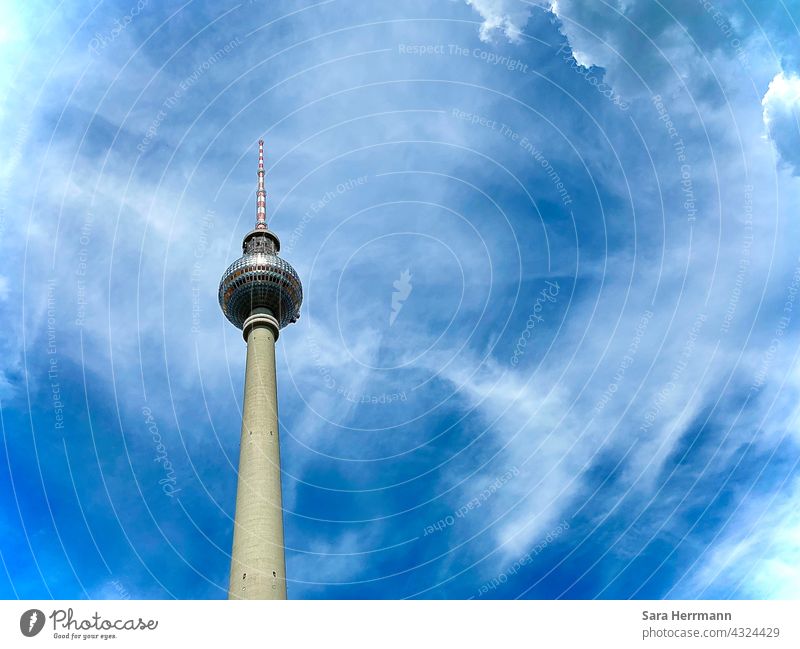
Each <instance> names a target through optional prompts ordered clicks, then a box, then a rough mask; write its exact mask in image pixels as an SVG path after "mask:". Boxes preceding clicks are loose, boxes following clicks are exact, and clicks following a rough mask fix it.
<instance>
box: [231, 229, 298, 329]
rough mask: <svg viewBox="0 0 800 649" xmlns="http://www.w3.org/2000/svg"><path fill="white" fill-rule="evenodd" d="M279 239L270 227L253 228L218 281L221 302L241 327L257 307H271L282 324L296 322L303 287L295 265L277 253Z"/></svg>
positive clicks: (233, 320) (236, 324) (281, 325)
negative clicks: (266, 228) (236, 257)
mask: <svg viewBox="0 0 800 649" xmlns="http://www.w3.org/2000/svg"><path fill="white" fill-rule="evenodd" d="M279 250H280V241H279V240H278V237H277V236H276V235H275V234H274V233H273V232H270V231H269V230H260V229H256V230H252V231H251V232H249V233H248V234H247V235H246V236H245V238H244V241H243V242H242V251H243V252H244V254H243V255H242V256H241V257H240V258H239V259H237V260H236V261H235V262H233V263H232V264H231V265H230V266H228V269H227V270H226V271H225V273H224V274H223V275H222V280H221V281H220V283H219V305H220V307H221V308H222V312H223V313H224V314H225V317H226V318H228V320H230V321H231V322H232V323H233V324H234V325H235V326H236V327H238V328H239V329H241V328H242V326H243V325H244V321H245V320H247V318H248V316H250V315H251V314H252V313H254V312H255V310H256V309H268V310H269V311H270V313H272V315H273V316H275V318H276V320H277V321H278V324H279V325H280V327H281V328H283V327H285V326H286V325H287V324H290V323H292V322H296V321H297V319H298V318H299V317H300V305H301V303H302V302H303V287H302V285H301V284H300V278H299V277H298V276H297V273H296V272H295V270H294V268H292V266H291V264H289V263H288V262H287V261H285V260H284V259H281V258H280V257H279V256H278V251H279Z"/></svg>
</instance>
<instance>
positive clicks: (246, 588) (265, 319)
mask: <svg viewBox="0 0 800 649" xmlns="http://www.w3.org/2000/svg"><path fill="white" fill-rule="evenodd" d="M278 331H279V326H278V321H277V320H276V319H275V317H274V316H272V315H271V314H270V312H269V311H268V310H267V309H255V310H254V313H253V314H252V315H251V316H250V317H248V318H247V320H245V322H244V326H243V331H242V333H243V335H244V339H245V341H246V342H247V369H246V371H245V379H244V405H243V408H242V433H241V442H240V443H241V448H240V451H239V482H238V488H237V492H236V515H235V519H234V530H233V553H232V558H231V576H230V585H229V588H228V599H286V561H285V558H284V549H283V547H284V546H283V506H282V499H281V456H280V444H279V439H278V394H277V383H276V377H275V341H276V340H277V339H278Z"/></svg>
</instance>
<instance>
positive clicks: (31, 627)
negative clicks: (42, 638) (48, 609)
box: [19, 608, 44, 638]
mask: <svg viewBox="0 0 800 649" xmlns="http://www.w3.org/2000/svg"><path fill="white" fill-rule="evenodd" d="M43 628H44V613H42V612H41V611H40V610H39V609H38V608H32V609H31V610H29V611H25V612H24V613H23V614H22V616H21V617H20V618H19V630H20V631H22V635H24V636H25V637H27V638H32V637H33V636H35V635H36V634H37V633H39V631H41V630H42V629H43Z"/></svg>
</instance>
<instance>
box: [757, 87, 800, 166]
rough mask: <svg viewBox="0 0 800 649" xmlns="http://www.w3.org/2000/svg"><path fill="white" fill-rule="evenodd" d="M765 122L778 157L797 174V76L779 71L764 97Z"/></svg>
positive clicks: (799, 91) (799, 118)
mask: <svg viewBox="0 0 800 649" xmlns="http://www.w3.org/2000/svg"><path fill="white" fill-rule="evenodd" d="M761 105H762V106H763V107H764V125H765V126H766V127H767V132H768V133H769V136H770V138H771V139H772V141H773V142H774V143H775V148H776V149H777V150H778V153H779V154H780V156H781V158H782V159H783V160H784V161H785V162H787V163H789V164H791V165H792V167H793V168H794V174H795V175H800V111H798V107H800V78H798V76H797V75H796V74H791V75H788V76H787V75H786V74H785V73H783V72H779V73H778V74H776V75H775V78H774V79H773V80H772V81H771V82H770V84H769V88H767V92H766V93H765V94H764V98H763V99H762V100H761Z"/></svg>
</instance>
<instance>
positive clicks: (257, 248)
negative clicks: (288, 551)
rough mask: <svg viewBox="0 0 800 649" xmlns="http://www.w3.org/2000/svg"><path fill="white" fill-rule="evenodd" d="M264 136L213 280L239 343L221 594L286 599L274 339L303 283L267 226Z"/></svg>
mask: <svg viewBox="0 0 800 649" xmlns="http://www.w3.org/2000/svg"><path fill="white" fill-rule="evenodd" d="M266 204H267V198H266V191H265V190H264V141H263V140H259V142H258V191H257V193H256V226H255V228H254V229H253V230H251V231H250V232H248V233H247V234H246V235H245V237H244V240H243V241H242V253H243V254H242V256H241V257H240V258H239V259H238V260H236V261H235V262H233V263H232V264H231V265H230V266H229V267H228V270H226V271H225V273H224V274H223V275H222V280H221V281H220V283H219V305H220V307H221V308H222V312H223V313H224V314H225V317H226V318H228V320H230V321H231V322H232V323H233V324H234V325H235V326H236V327H238V328H239V329H241V330H242V335H243V336H244V340H245V342H246V343H247V368H246V370H245V375H244V404H243V407H242V434H241V441H240V446H241V447H240V450H239V479H238V485H237V488H236V515H235V517H234V522H233V552H232V553H231V575H230V584H229V587H228V599H286V559H285V557H284V546H283V505H282V502H281V454H280V444H279V441H278V439H279V438H278V394H277V383H276V378H275V341H276V340H278V334H279V333H280V330H281V329H282V328H283V327H285V326H286V325H287V324H290V323H292V322H295V321H296V320H297V318H298V317H299V316H300V304H301V302H302V301H303V287H302V285H301V284H300V278H299V277H298V276H297V273H296V272H295V270H294V268H292V267H291V266H290V265H289V264H288V263H287V262H285V261H284V260H283V259H281V258H280V257H279V256H278V252H279V251H280V248H281V242H280V240H279V239H278V237H277V236H276V235H275V234H274V233H273V232H271V231H270V230H269V229H267V209H266Z"/></svg>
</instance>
